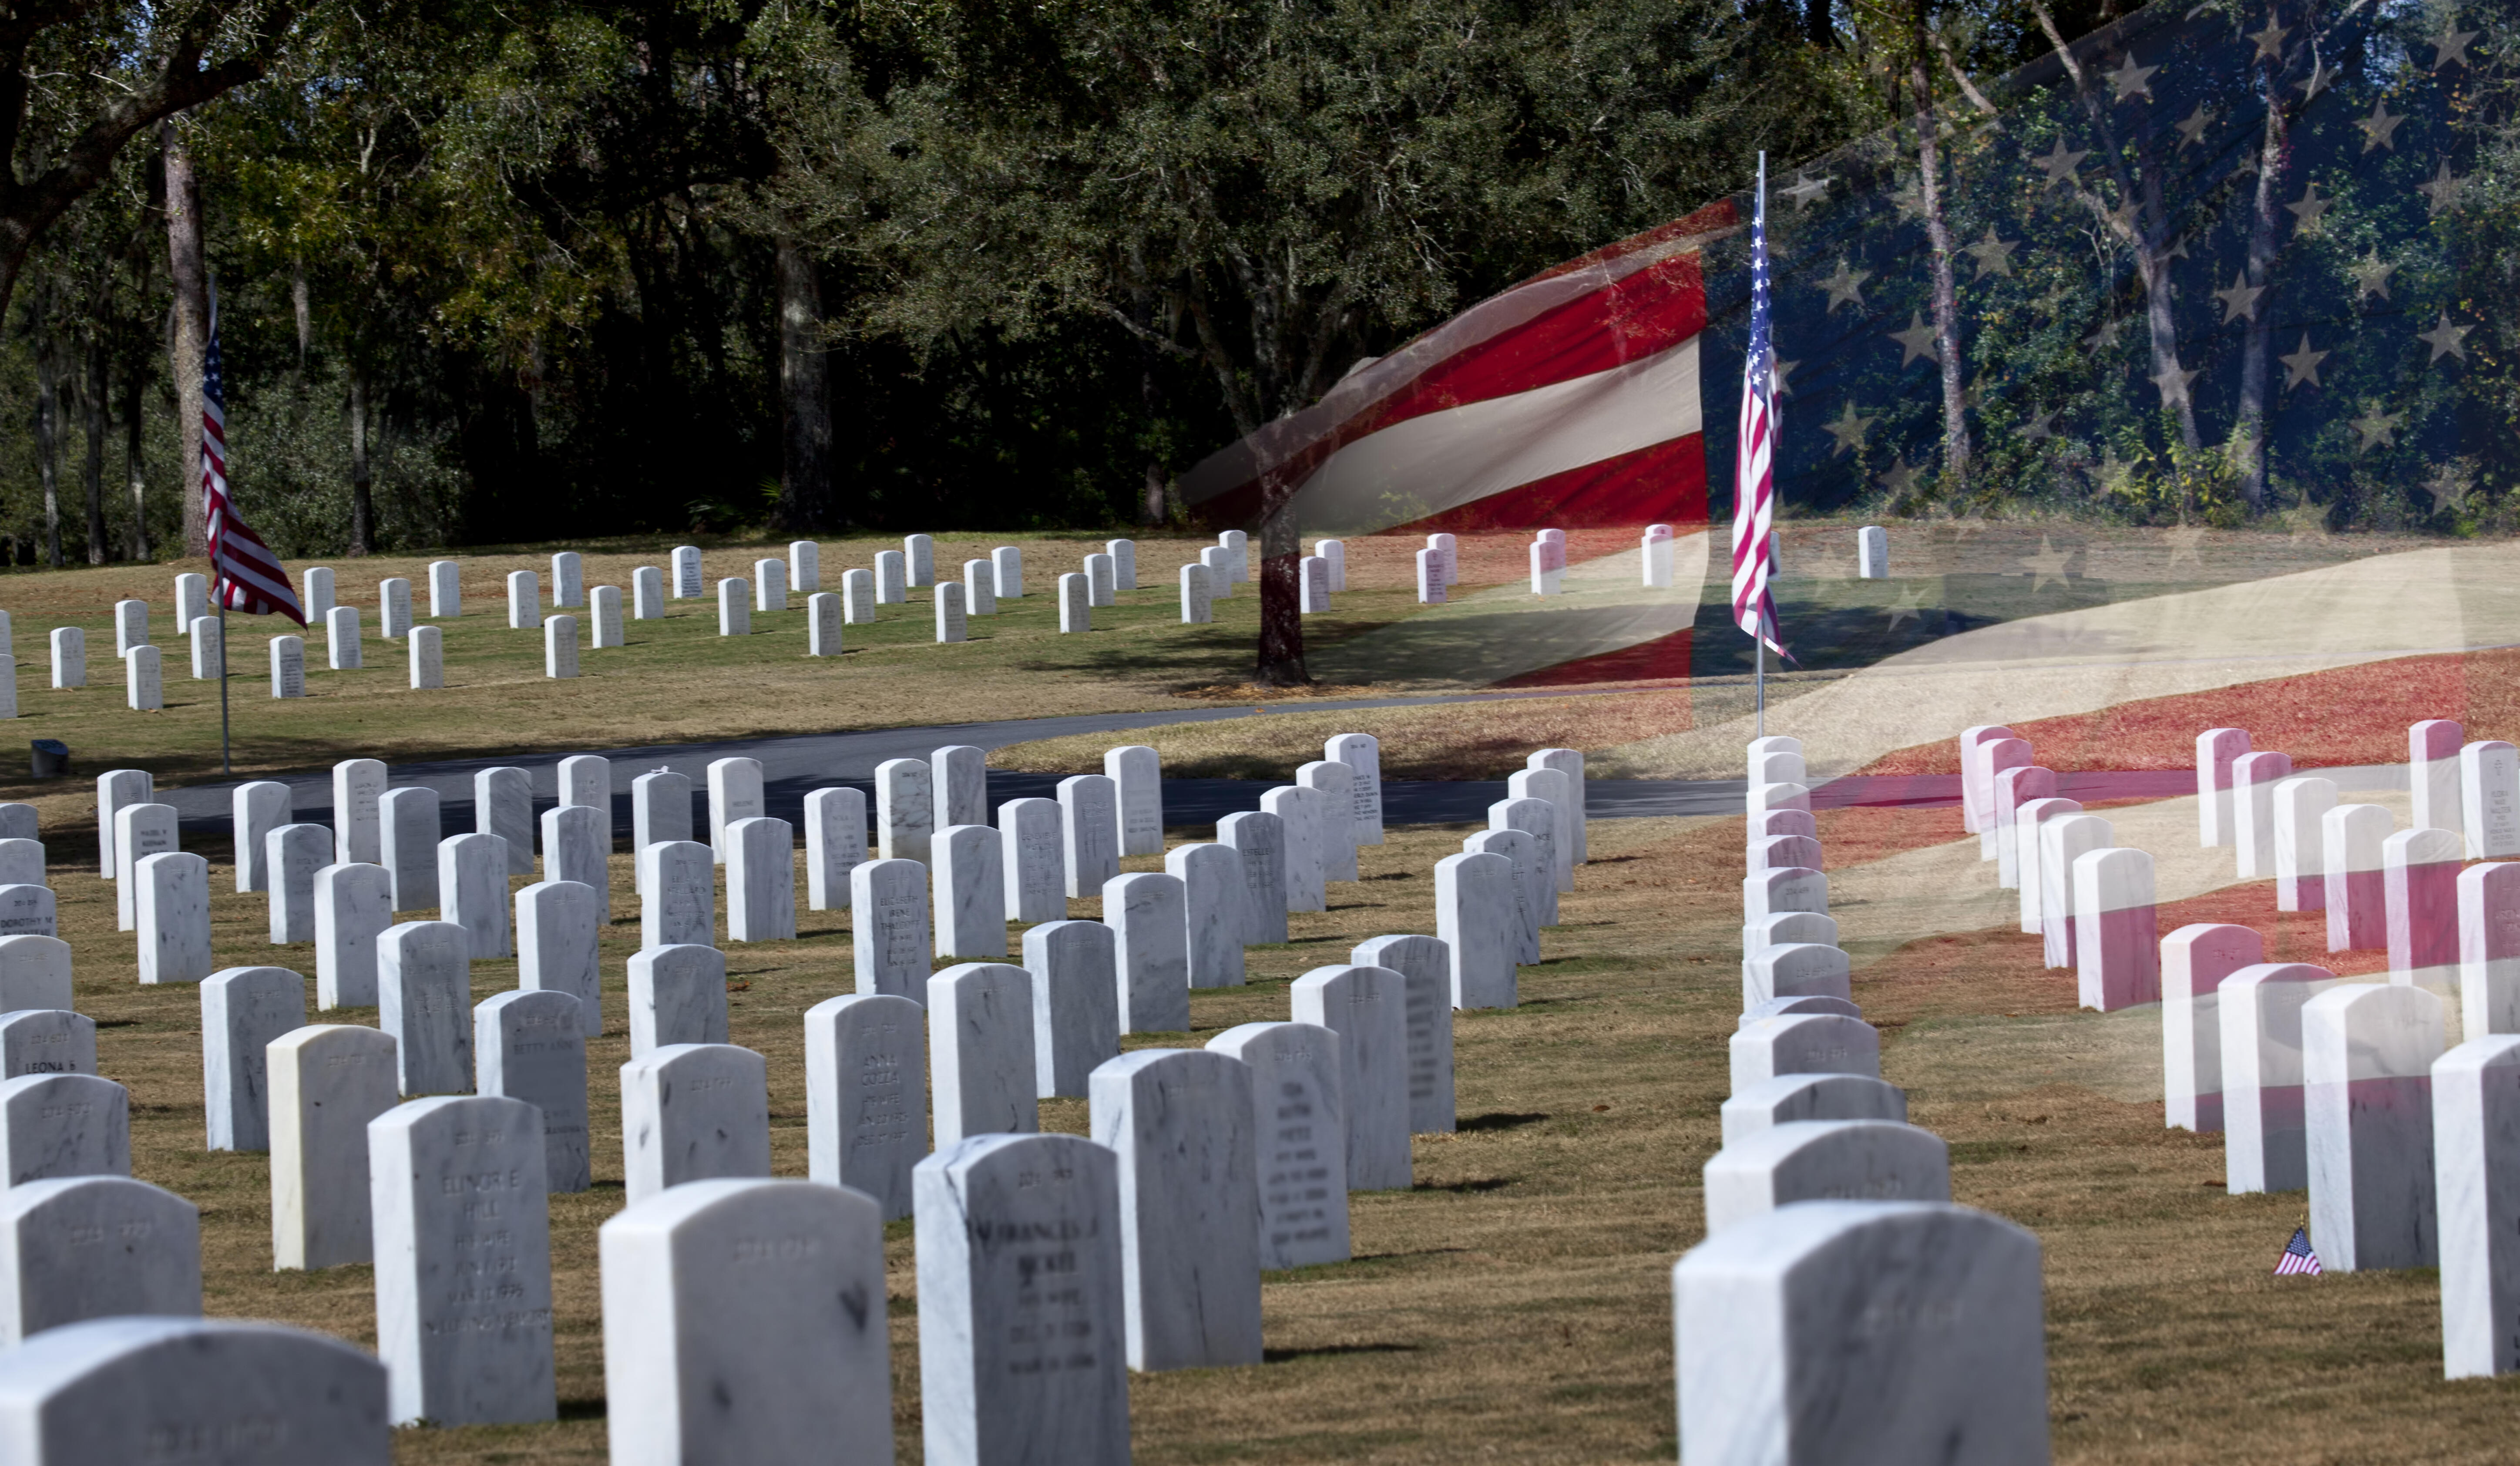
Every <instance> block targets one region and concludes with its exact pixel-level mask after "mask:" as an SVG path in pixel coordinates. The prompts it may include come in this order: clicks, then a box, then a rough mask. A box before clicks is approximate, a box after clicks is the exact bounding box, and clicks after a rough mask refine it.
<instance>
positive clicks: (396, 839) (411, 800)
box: [377, 785, 505, 911]
mask: <svg viewBox="0 0 2520 1466" xmlns="http://www.w3.org/2000/svg"><path fill="white" fill-rule="evenodd" d="M377 823H378V829H379V832H380V833H379V836H378V843H379V847H380V848H381V850H382V861H381V862H380V863H381V864H382V865H383V866H384V868H385V879H386V880H387V881H389V882H390V883H391V884H392V891H393V908H394V909H395V910H396V911H426V910H428V909H429V908H431V907H433V906H435V905H436V904H437V902H438V890H437V843H438V842H439V841H440V840H443V839H444V838H445V837H446V830H445V826H444V824H443V822H442V821H441V820H440V818H439V810H438V801H437V791H436V790H434V789H430V788H427V787H426V786H423V785H411V786H408V787H405V788H402V789H388V790H386V791H385V792H384V795H383V797H382V798H381V799H379V800H378V801H377ZM502 858H503V859H504V858H505V856H504V855H503V856H502Z"/></svg>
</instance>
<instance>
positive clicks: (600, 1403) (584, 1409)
mask: <svg viewBox="0 0 2520 1466" xmlns="http://www.w3.org/2000/svg"><path fill="white" fill-rule="evenodd" d="M609 1413H610V1409H609V1407H608V1406H607V1404H606V1403H605V1397H603V1396H600V1395H599V1396H597V1397H595V1398H593V1399H564V1400H562V1401H561V1402H560V1418H561V1419H562V1420H602V1419H604V1418H605V1417H606V1416H607V1414H609Z"/></svg>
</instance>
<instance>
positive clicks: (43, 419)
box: [34, 285, 62, 570]
mask: <svg viewBox="0 0 2520 1466" xmlns="http://www.w3.org/2000/svg"><path fill="white" fill-rule="evenodd" d="M44 295H45V291H44V290H43V288H42V287H41V286H40V285H39V286H37V287H36V292H35V298H36V305H35V310H34V326H35V472H36V475H37V477H38V478H39V479H41V480H42V481H43V485H44V563H45V564H46V565H49V566H51V567H52V568H53V569H54V570H60V569H61V568H62V497H61V458H62V431H61V423H62V402H61V395H62V394H61V382H62V350H61V346H60V344H58V343H56V342H55V341H54V340H53V322H52V319H51V313H50V312H49V311H47V310H45V309H44V305H43V297H44Z"/></svg>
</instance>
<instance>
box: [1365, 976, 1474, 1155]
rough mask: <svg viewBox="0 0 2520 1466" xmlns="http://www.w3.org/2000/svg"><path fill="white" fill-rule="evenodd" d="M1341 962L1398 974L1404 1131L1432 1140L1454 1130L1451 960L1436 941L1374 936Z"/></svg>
mask: <svg viewBox="0 0 2520 1466" xmlns="http://www.w3.org/2000/svg"><path fill="white" fill-rule="evenodd" d="M1347 959H1348V960H1349V961H1350V962H1353V963H1355V964H1356V965H1358V966H1359V967H1385V968H1389V969H1390V970H1391V971H1393V972H1396V973H1398V974H1400V979H1401V985H1402V988H1403V990H1404V991H1405V992H1406V993H1407V1010H1408V1017H1409V1131H1410V1133H1411V1134H1413V1135H1435V1134H1443V1133H1446V1132H1449V1131H1450V1130H1452V1129H1453V1128H1454V1123H1453V1122H1454V1112H1453V955H1452V949H1451V948H1450V947H1449V946H1448V945H1447V944H1446V943H1445V942H1444V941H1443V940H1442V939H1440V938H1434V937H1416V936H1391V937H1375V938H1371V939H1367V940H1365V941H1361V942H1358V943H1357V944H1356V945H1355V946H1354V947H1353V948H1351V949H1350V950H1349V952H1348V956H1347Z"/></svg>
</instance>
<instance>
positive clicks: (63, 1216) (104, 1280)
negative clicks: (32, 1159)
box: [0, 1176, 202, 1459]
mask: <svg viewBox="0 0 2520 1466" xmlns="http://www.w3.org/2000/svg"><path fill="white" fill-rule="evenodd" d="M201 1312H202V1218H201V1212H200V1210H199V1209H198V1208H196V1207H195V1206H194V1205H193V1204H192V1203H191V1202H188V1201H186V1200H184V1199H183V1198H182V1197H180V1196H177V1195H176V1194H175V1193H173V1192H171V1191H165V1190H161V1189H159V1188H158V1187H156V1186H152V1185H150V1184H149V1183H148V1182H147V1181H135V1180H132V1179H131V1178H130V1177H128V1176H64V1177H61V1178H59V1179H55V1180H49V1181H28V1182H26V1183H25V1184H24V1185H22V1186H12V1187H10V1188H9V1189H8V1190H6V1191H0V1348H15V1347H16V1346H18V1345H21V1344H23V1343H25V1342H26V1337H27V1336H28V1335H29V1334H35V1333H41V1332H43V1331H45V1330H48V1329H57V1328H60V1327H62V1326H63V1325H65V1324H71V1323H77V1322H79V1321H80V1320H82V1319H88V1318H113V1317H117V1316H126V1315H133V1314H156V1315H161V1316H174V1317H191V1318H197V1317H199V1316H201ZM51 1347H52V1345H51V1341H47V1343H46V1345H45V1346H44V1349H45V1350H46V1351H49V1350H50V1349H51ZM153 1403H154V1401H153ZM13 1444H16V1445H21V1446H22V1444H23V1441H22V1438H21V1439H19V1440H16V1441H13ZM14 1458H17V1457H16V1456H15V1453H14V1452H13V1459H14ZM26 1459H32V1458H31V1457H29V1458H26ZM99 1459H106V1458H102V1457H100V1458H99ZM132 1459H144V1458H142V1457H134V1458H132Z"/></svg>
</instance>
